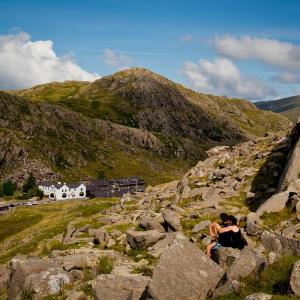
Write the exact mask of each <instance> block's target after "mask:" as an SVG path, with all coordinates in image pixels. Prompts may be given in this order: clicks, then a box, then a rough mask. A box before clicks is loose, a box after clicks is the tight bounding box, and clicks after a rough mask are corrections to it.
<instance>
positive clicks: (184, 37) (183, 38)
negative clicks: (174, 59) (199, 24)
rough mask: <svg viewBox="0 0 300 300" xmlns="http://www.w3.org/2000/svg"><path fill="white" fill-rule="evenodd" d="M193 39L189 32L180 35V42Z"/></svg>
mask: <svg viewBox="0 0 300 300" xmlns="http://www.w3.org/2000/svg"><path fill="white" fill-rule="evenodd" d="M192 40H193V35H191V34H186V35H184V36H182V37H181V41H182V42H191V41H192Z"/></svg>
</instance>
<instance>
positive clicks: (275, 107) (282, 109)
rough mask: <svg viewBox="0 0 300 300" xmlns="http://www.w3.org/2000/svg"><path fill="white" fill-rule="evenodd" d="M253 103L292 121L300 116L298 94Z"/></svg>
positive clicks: (299, 98)
mask: <svg viewBox="0 0 300 300" xmlns="http://www.w3.org/2000/svg"><path fill="white" fill-rule="evenodd" d="M255 105H256V106H257V107H258V108H259V109H263V110H270V111H273V112H276V113H280V114H282V115H283V116H285V117H287V118H289V119H290V120H291V121H293V122H296V121H297V120H298V118H299V116H300V96H293V97H288V98H282V99H279V100H274V101H260V102H256V103H255Z"/></svg>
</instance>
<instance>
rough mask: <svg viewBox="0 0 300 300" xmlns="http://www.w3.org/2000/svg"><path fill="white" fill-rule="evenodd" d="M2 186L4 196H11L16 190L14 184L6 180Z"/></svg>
mask: <svg viewBox="0 0 300 300" xmlns="http://www.w3.org/2000/svg"><path fill="white" fill-rule="evenodd" d="M2 188H3V194H4V196H13V194H14V193H15V191H16V184H15V183H13V182H11V181H10V180H8V181H5V182H4V183H3V186H2Z"/></svg>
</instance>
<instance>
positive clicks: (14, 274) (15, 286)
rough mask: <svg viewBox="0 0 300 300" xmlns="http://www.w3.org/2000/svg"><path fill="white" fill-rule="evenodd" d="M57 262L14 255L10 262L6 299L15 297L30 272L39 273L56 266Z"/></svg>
mask: <svg viewBox="0 0 300 300" xmlns="http://www.w3.org/2000/svg"><path fill="white" fill-rule="evenodd" d="M56 267H58V264H57V263H56V262H55V261H53V260H50V259H49V260H45V259H37V258H30V259H27V258H26V257H16V258H13V259H12V260H11V262H10V270H11V275H10V282H9V289H8V299H9V300H10V299H11V300H13V299H16V298H17V296H18V295H19V294H20V293H21V289H22V288H23V287H24V284H25V280H26V277H27V276H28V275H30V274H34V273H40V272H42V271H46V270H48V269H50V268H56Z"/></svg>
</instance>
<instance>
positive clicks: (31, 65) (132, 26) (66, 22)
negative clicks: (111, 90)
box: [0, 0, 300, 100]
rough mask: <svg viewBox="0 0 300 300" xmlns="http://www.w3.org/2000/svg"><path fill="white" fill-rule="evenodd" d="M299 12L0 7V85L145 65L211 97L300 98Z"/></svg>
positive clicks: (243, 6) (293, 2)
mask: <svg viewBox="0 0 300 300" xmlns="http://www.w3.org/2000/svg"><path fill="white" fill-rule="evenodd" d="M299 11H300V1H297V0H282V1H281V0H273V1H269V0H261V1H259V0H256V1H255V0H251V1H248V0H243V1H238V0H236V1H233V0H207V1H200V0H198V1H191V0H186V1H179V0H172V1H169V0H164V1H163V0H151V1H150V0H149V1H146V0H139V1H138V0H127V1H125V0H123V1H121V0H73V1H66V0H52V1H47V2H46V1H38V0H35V1H34V0H27V1H17V0H2V1H1V2H0V35H1V36H2V39H1V37H0V69H2V70H3V71H2V73H4V71H5V74H6V76H5V74H2V75H1V71H0V88H3V89H5V88H18V87H27V86H30V85H32V84H35V83H39V82H40V81H41V82H43V81H49V80H51V81H52V80H58V81H61V80H64V79H70V78H71V79H72V78H74V79H91V80H92V79H94V77H97V76H104V75H108V74H111V73H113V72H115V71H117V70H119V69H122V68H126V67H131V66H142V67H146V68H149V69H151V70H153V71H154V72H158V73H160V74H162V75H164V76H167V77H168V78H170V79H172V80H175V81H177V82H181V83H183V84H185V85H187V86H189V87H192V88H194V89H197V90H199V91H203V92H208V93H215V94H226V95H228V96H236V97H244V98H248V99H253V100H256V99H269V98H278V97H282V96H288V95H294V94H297V93H299V94H300V88H299V83H300V74H299V73H300V50H299V49H300V48H299V45H300V18H299ZM21 33H23V35H22V36H21ZM25 33H26V34H25ZM39 41H43V42H45V41H52V43H51V45H50V44H45V43H39ZM28 43H29V46H25V48H26V50H24V45H28ZM32 43H34V44H32ZM8 45H9V46H8ZM18 47H19V48H18ZM1 48H2V52H1ZM29 48H30V49H29ZM3 49H4V50H3ZM7 49H9V50H7ZM22 51H25V52H24V53H21V54H20V52H22ZM50 52H51V53H50ZM268 52H269V53H268ZM40 53H42V54H40ZM38 55H40V57H38V58H37V56H38ZM47 55H49V57H48V58H46V56H47ZM54 56H55V57H54ZM51 59H52V61H53V66H52V65H51V66H50V61H51ZM45 64H47V65H45ZM66 64H68V65H66ZM71 64H72V65H71ZM38 66H40V70H36V69H37V68H38ZM79 66H80V67H79ZM79 69H80V70H79ZM22 70H23V71H24V72H23V73H22ZM58 70H59V72H58ZM66 70H68V71H66ZM18 71H19V74H18V76H16V75H15V72H18ZM39 72H40V73H39ZM45 73H48V76H46V74H45ZM94 73H97V74H94ZM7 74H8V75H7ZM88 74H93V75H91V76H90V77H89V75H88ZM26 76H27V77H28V76H31V78H25V77H26ZM72 76H73V77H72ZM93 76H94V77H93Z"/></svg>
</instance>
